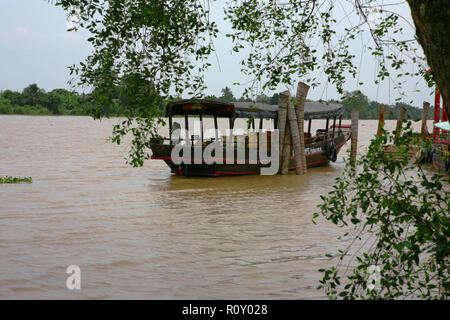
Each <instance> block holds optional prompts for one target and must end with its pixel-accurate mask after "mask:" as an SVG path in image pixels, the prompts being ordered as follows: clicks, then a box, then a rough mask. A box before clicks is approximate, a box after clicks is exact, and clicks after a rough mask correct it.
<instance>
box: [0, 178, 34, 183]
mask: <svg viewBox="0 0 450 320" xmlns="http://www.w3.org/2000/svg"><path fill="white" fill-rule="evenodd" d="M19 182H28V183H31V182H33V179H32V178H31V177H24V178H20V177H11V176H6V177H0V183H19Z"/></svg>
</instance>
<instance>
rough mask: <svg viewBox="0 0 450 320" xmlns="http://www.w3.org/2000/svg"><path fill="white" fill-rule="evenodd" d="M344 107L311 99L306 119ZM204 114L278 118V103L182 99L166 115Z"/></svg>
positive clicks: (329, 115) (336, 113)
mask: <svg viewBox="0 0 450 320" xmlns="http://www.w3.org/2000/svg"><path fill="white" fill-rule="evenodd" d="M343 113H344V107H343V106H342V105H341V104H337V103H327V102H318V101H317V102H316V101H310V102H306V103H305V120H309V119H321V118H322V119H323V118H332V117H336V116H340V115H342V114H343ZM186 114H197V115H199V114H202V115H210V116H218V117H225V118H230V117H231V118H250V117H255V118H267V119H276V118H277V116H278V105H270V104H265V103H254V102H224V101H218V100H181V101H176V102H172V103H170V104H169V105H168V106H167V108H166V114H165V116H166V117H168V116H170V115H171V116H174V115H186Z"/></svg>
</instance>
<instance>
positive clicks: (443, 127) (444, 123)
mask: <svg viewBox="0 0 450 320" xmlns="http://www.w3.org/2000/svg"><path fill="white" fill-rule="evenodd" d="M434 126H435V127H436V128H439V129H441V130H444V131H450V123H449V122H448V121H442V122H437V123H435V124H434Z"/></svg>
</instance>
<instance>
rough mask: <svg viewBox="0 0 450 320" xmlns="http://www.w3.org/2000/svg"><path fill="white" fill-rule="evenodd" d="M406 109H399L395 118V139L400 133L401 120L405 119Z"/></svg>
mask: <svg viewBox="0 0 450 320" xmlns="http://www.w3.org/2000/svg"><path fill="white" fill-rule="evenodd" d="M405 114H406V108H405V107H400V110H399V111H398V117H397V127H396V128H395V137H396V138H398V137H399V136H400V133H401V132H402V125H403V119H404V118H405Z"/></svg>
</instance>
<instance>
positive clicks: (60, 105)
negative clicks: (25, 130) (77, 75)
mask: <svg viewBox="0 0 450 320" xmlns="http://www.w3.org/2000/svg"><path fill="white" fill-rule="evenodd" d="M88 104H89V98H88V96H86V95H84V94H79V93H78V92H75V91H68V90H66V89H54V90H52V91H49V92H45V90H44V89H42V88H39V87H38V86H37V84H35V83H33V84H30V85H29V86H28V87H26V88H25V89H23V90H22V92H17V91H12V90H2V91H1V92H0V114H27V115H87V114H88V109H87V107H86V106H87V105H88Z"/></svg>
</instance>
